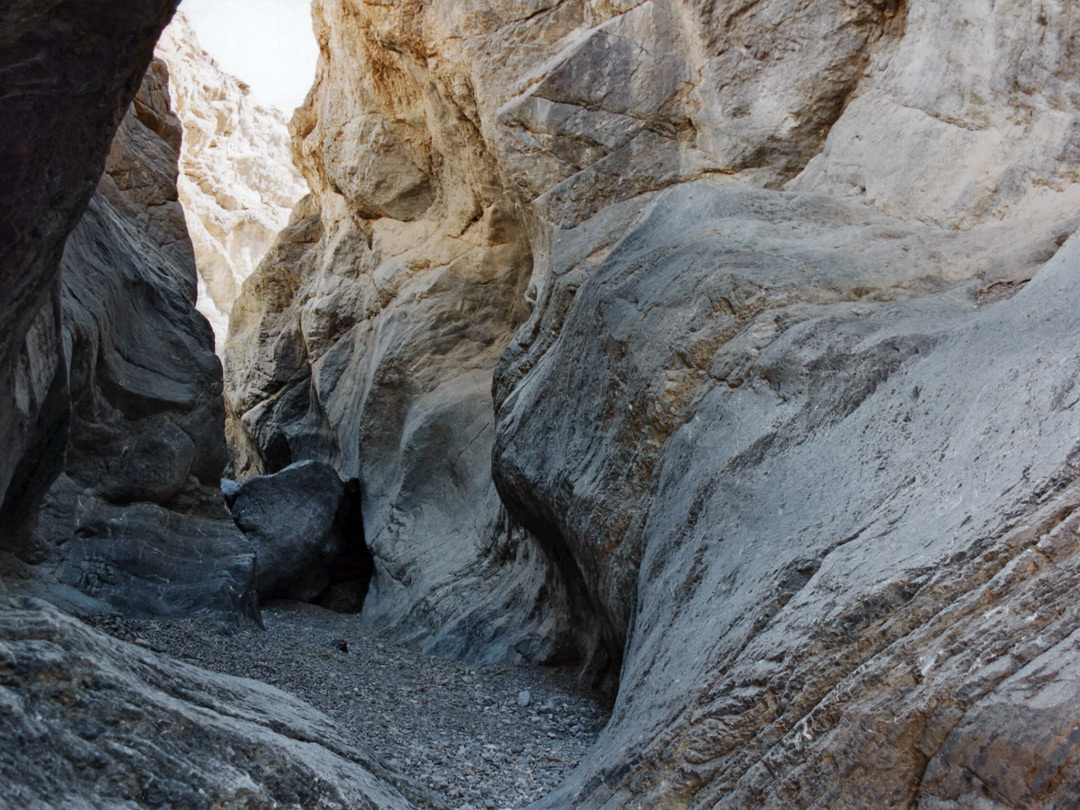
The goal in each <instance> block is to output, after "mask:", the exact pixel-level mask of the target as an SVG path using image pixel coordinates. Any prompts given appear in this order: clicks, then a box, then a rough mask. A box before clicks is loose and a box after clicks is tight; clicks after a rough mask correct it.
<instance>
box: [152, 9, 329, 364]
mask: <svg viewBox="0 0 1080 810" xmlns="http://www.w3.org/2000/svg"><path fill="white" fill-rule="evenodd" d="M156 54H157V56H158V58H160V59H162V60H163V61H164V62H165V63H166V64H167V65H168V66H169V73H170V75H171V82H170V88H171V90H172V106H173V109H174V110H175V111H176V114H177V116H178V117H179V118H180V121H181V123H182V124H183V127H184V139H183V145H182V147H181V149H180V180H179V182H178V184H177V187H178V188H179V191H180V202H181V203H182V204H183V206H184V212H185V213H186V214H187V222H188V232H189V233H190V235H191V240H192V242H193V244H194V245H195V260H196V263H197V265H198V268H199V311H200V312H201V313H202V314H203V315H205V316H206V318H207V319H208V320H209V321H210V324H211V326H213V327H214V333H215V335H216V337H217V346H218V349H219V350H220V349H221V348H222V347H223V346H224V342H225V336H226V334H227V333H228V324H229V315H230V314H231V312H232V306H233V301H235V300H236V297H237V295H238V294H239V292H240V285H241V284H243V282H244V279H246V278H247V277H248V276H250V275H251V274H252V272H253V271H254V270H255V268H256V267H257V266H258V264H259V262H260V261H262V258H263V256H264V255H266V252H267V251H268V250H269V249H270V247H271V246H272V245H273V244H274V240H275V239H276V238H277V235H278V232H280V231H281V230H282V229H283V228H284V227H285V225H286V224H287V223H288V221H289V214H290V212H291V211H292V209H293V207H294V206H295V205H296V203H297V202H298V201H299V200H300V198H301V197H303V196H304V195H305V194H307V190H308V189H307V184H306V183H305V182H304V179H303V177H301V176H300V172H299V171H298V170H297V169H296V167H295V166H294V165H293V162H292V152H291V149H290V146H289V129H288V124H287V123H286V121H285V117H284V116H283V115H282V114H281V112H280V111H278V110H276V109H273V108H271V107H264V106H262V105H260V104H256V103H255V102H254V101H253V100H252V99H251V97H250V95H249V91H248V88H247V87H246V86H245V85H244V83H243V82H241V81H240V80H239V79H236V78H234V77H233V76H230V75H228V74H226V73H224V72H223V71H222V70H221V69H220V68H218V66H217V64H216V63H215V62H214V60H213V59H212V58H211V57H210V55H209V54H207V53H206V51H204V50H203V49H202V48H201V47H200V46H199V42H198V39H197V38H196V36H195V32H194V31H193V30H192V28H191V25H190V24H189V23H188V21H187V19H186V18H185V17H184V15H183V13H179V14H177V15H176V17H175V18H174V19H173V21H172V23H170V25H169V26H168V28H166V29H165V32H164V34H163V35H162V38H161V40H160V41H159V42H158V46H157V50H156Z"/></svg>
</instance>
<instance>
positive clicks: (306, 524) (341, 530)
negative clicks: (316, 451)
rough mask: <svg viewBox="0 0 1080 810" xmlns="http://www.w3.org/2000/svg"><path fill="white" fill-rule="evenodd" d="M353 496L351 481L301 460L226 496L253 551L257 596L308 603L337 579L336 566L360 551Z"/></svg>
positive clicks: (361, 542)
mask: <svg viewBox="0 0 1080 810" xmlns="http://www.w3.org/2000/svg"><path fill="white" fill-rule="evenodd" d="M356 494H357V493H356V491H355V485H354V482H353V485H351V486H349V487H346V485H345V484H344V483H342V481H341V478H340V477H338V474H337V472H336V471H335V470H334V468H333V467H330V466H329V465H327V464H320V463H318V462H315V461H302V462H299V463H297V464H293V465H292V466H290V467H286V468H285V469H284V470H282V471H281V472H279V473H275V474H274V475H266V476H259V477H256V478H251V479H249V480H248V481H245V482H244V483H243V484H242V485H241V486H240V487H239V488H237V490H236V491H235V493H233V494H231V495H229V500H230V501H231V503H230V508H231V509H232V514H233V519H234V520H235V521H236V525H237V526H238V527H239V528H240V530H241V531H242V532H243V533H244V536H245V537H246V538H247V540H248V542H249V544H250V546H251V548H252V550H253V551H254V552H255V557H256V563H255V587H256V588H257V590H258V593H259V596H260V597H262V598H263V599H270V598H274V597H278V598H285V599H298V600H301V601H305V602H309V601H312V600H314V599H316V598H317V597H319V596H320V595H322V594H324V593H325V592H326V591H327V589H328V588H329V587H330V585H331V584H332V583H333V582H334V581H335V580H338V581H340V580H339V579H338V577H337V576H336V574H337V573H338V572H337V567H338V562H339V561H340V560H342V559H343V558H346V557H356V556H357V555H362V554H363V553H364V537H363V526H362V525H361V523H360V521H359V520H358V516H356V515H354V509H355V503H354V499H355V497H356ZM347 496H348V497H347ZM360 601H361V602H362V596H361V600H360ZM357 607H359V605H357Z"/></svg>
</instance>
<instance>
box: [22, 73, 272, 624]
mask: <svg viewBox="0 0 1080 810" xmlns="http://www.w3.org/2000/svg"><path fill="white" fill-rule="evenodd" d="M168 98H169V97H168V73H167V70H166V68H165V65H164V64H163V63H161V62H155V63H153V65H152V66H151V69H150V70H149V71H148V73H147V75H146V77H145V80H144V83H143V86H142V88H141V89H140V91H139V93H138V95H137V96H136V99H135V102H134V104H133V105H132V108H131V110H130V113H129V115H128V116H127V117H126V118H125V119H124V122H123V123H122V125H121V127H120V129H119V130H118V132H117V134H116V136H115V138H114V140H113V146H112V149H111V151H110V154H109V157H108V159H107V161H106V171H105V174H104V175H103V177H102V179H101V182H100V183H99V186H98V191H97V193H96V194H95V196H94V198H93V199H92V200H91V203H90V205H89V207H88V208H87V211H86V214H85V215H84V216H83V219H82V221H81V222H80V223H79V225H78V226H77V227H76V228H75V230H74V231H73V232H72V234H71V237H70V238H69V240H68V243H67V246H66V248H65V252H64V258H63V261H62V263H61V270H62V273H63V298H62V304H63V306H62V309H61V312H60V316H61V320H62V330H63V342H62V347H63V352H64V366H65V367H66V368H67V369H68V371H67V373H66V377H65V382H66V385H65V386H64V393H65V400H64V403H63V404H64V405H65V406H66V409H67V410H68V411H69V412H70V428H69V431H68V434H67V436H65V437H64V438H66V439H67V442H66V448H65V447H64V446H63V445H61V446H60V447H56V448H53V449H52V450H50V452H54V453H56V454H57V456H58V457H59V458H61V459H63V460H64V469H65V474H64V475H62V476H60V478H58V479H57V480H56V481H55V483H54V484H53V486H52V487H51V488H50V490H49V492H48V495H47V497H46V499H45V501H44V508H43V509H42V510H40V512H38V513H37V515H36V517H35V516H34V515H33V514H30V515H27V517H26V519H25V520H24V521H23V523H22V525H21V527H20V528H19V530H18V531H15V530H12V531H10V533H9V534H8V536H7V543H6V548H5V550H6V551H7V552H9V553H14V554H15V555H17V557H18V558H19V560H21V561H22V562H23V563H28V564H30V565H32V566H34V567H33V568H31V569H27V568H24V567H22V566H20V565H19V564H17V563H16V562H15V561H13V560H10V559H9V560H7V561H6V563H5V567H6V568H10V569H12V570H13V571H14V572H16V573H17V581H16V582H15V583H13V586H15V587H18V589H19V590H22V591H29V592H32V593H36V594H40V595H43V596H45V597H46V598H49V599H52V600H53V601H56V602H57V603H60V604H64V605H66V606H68V607H70V608H71V609H73V610H77V611H80V612H83V611H85V612H91V611H94V610H119V611H121V612H123V613H126V614H129V615H138V616H177V615H187V614H190V613H199V612H208V613H213V614H217V615H220V616H222V617H223V618H225V619H227V620H228V621H230V622H238V621H241V620H244V619H252V620H256V621H257V620H258V617H259V614H258V603H257V599H256V596H255V588H254V581H253V576H254V559H255V557H254V554H253V553H252V550H251V548H250V544H249V543H247V541H246V540H245V539H244V537H243V535H242V534H241V533H240V532H239V531H238V530H237V529H236V527H235V525H234V524H233V522H232V521H231V519H230V517H229V514H228V512H227V510H226V509H225V507H224V503H223V501H222V497H221V493H220V491H219V490H218V482H219V480H220V477H221V473H222V470H223V468H224V466H225V463H226V461H227V451H226V446H225V437H224V430H223V424H222V423H223V420H224V408H223V401H222V398H221V366H220V363H219V362H218V360H217V358H216V357H215V356H214V353H213V336H212V333H211V331H210V329H209V327H208V325H207V323H206V321H205V319H204V318H203V317H202V316H201V315H199V314H198V313H197V312H196V311H195V309H194V297H195V266H194V257H193V253H192V249H191V243H190V241H189V240H188V238H187V232H186V230H185V226H184V214H183V210H182V209H181V207H180V203H179V201H178V199H177V193H176V185H175V183H176V175H177V168H176V164H177V152H176V147H177V146H178V144H179V141H180V125H179V122H178V121H177V120H176V119H175V117H174V116H172V114H171V112H170V110H169V101H168ZM65 456H66V457H65Z"/></svg>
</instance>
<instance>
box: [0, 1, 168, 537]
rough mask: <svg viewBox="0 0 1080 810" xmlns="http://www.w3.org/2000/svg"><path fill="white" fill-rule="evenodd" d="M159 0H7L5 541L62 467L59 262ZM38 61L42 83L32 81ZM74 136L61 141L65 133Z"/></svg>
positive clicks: (163, 4)
mask: <svg viewBox="0 0 1080 810" xmlns="http://www.w3.org/2000/svg"><path fill="white" fill-rule="evenodd" d="M173 8H174V4H173V3H171V2H169V0H154V2H150V3H145V2H129V1H127V0H125V2H121V3H117V4H110V5H109V6H108V8H107V9H105V8H103V7H102V6H100V5H99V4H88V3H85V2H80V0H50V2H46V3H41V2H37V1H36V0H34V2H28V1H24V0H19V1H18V2H13V3H6V4H5V5H4V8H3V10H2V11H0V32H2V33H0V53H2V54H3V56H2V57H0V70H2V72H3V74H4V86H5V88H6V91H7V106H6V115H7V122H6V124H5V126H4V127H3V133H2V134H0V167H2V168H0V188H3V189H4V207H3V209H2V211H0V244H3V245H5V254H4V258H3V261H2V262H0V284H2V286H3V288H4V291H5V292H4V296H3V302H2V303H0V321H2V322H3V323H4V324H5V329H4V331H3V334H2V335H0V413H3V414H4V418H3V419H0V446H2V447H3V448H4V454H3V459H2V460H0V504H3V505H2V506H0V525H2V529H0V532H2V535H3V540H2V541H0V542H2V544H3V546H4V547H5V548H7V547H9V544H11V543H14V542H15V541H14V540H10V538H11V537H12V535H19V534H20V533H21V532H22V531H23V529H24V526H25V523H26V522H27V521H28V520H30V519H32V516H33V514H34V513H35V512H36V510H37V507H38V504H39V502H40V498H41V497H42V495H43V494H44V492H45V491H46V490H47V489H48V487H49V485H50V484H51V483H52V481H53V479H55V477H56V475H57V474H58V473H59V472H60V470H61V469H62V464H63V462H62V448H63V445H64V442H65V440H66V439H65V430H66V422H67V418H68V413H69V405H68V402H67V390H66V379H67V370H66V365H65V363H64V358H63V348H62V341H61V316H60V287H59V276H58V271H59V263H60V256H61V251H62V250H63V245H64V240H65V239H66V238H67V236H68V234H69V233H70V231H71V229H72V228H74V227H75V225H76V223H77V222H78V221H79V219H80V218H81V217H82V214H83V210H84V209H85V207H86V205H87V203H88V202H89V200H90V197H91V195H92V194H93V192H94V188H95V186H96V184H97V182H98V178H99V176H100V174H101V169H102V166H103V164H104V161H105V156H106V154H107V153H108V151H109V144H110V141H111V139H112V136H113V133H114V132H115V131H116V128H117V127H118V126H119V125H120V122H121V120H122V119H123V117H124V113H125V111H126V110H127V108H128V106H129V104H130V103H131V100H132V98H133V97H134V95H135V93H136V91H137V90H138V88H139V83H140V81H141V80H142V77H143V74H144V73H145V72H146V68H147V65H148V64H149V62H150V58H151V54H152V50H153V46H154V41H155V40H156V39H157V36H158V34H159V33H160V31H161V29H162V28H163V27H164V25H165V24H166V23H167V22H168V19H169V17H170V16H171V14H172V12H173ZM45 63H47V64H48V65H49V66H50V67H49V71H50V72H49V74H48V75H46V74H43V72H42V68H41V66H42V64H45ZM74 132H77V133H79V137H78V138H72V133H74Z"/></svg>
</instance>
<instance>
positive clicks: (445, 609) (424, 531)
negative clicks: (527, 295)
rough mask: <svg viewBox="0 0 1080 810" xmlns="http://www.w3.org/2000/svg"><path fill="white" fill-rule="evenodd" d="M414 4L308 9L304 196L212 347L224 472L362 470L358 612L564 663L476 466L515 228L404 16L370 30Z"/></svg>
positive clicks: (548, 606)
mask: <svg viewBox="0 0 1080 810" xmlns="http://www.w3.org/2000/svg"><path fill="white" fill-rule="evenodd" d="M411 11H412V10H410V9H405V8H404V7H396V6H395V7H391V6H369V5H360V4H356V5H353V4H348V7H347V8H345V7H343V6H340V5H339V4H337V3H324V4H318V5H317V6H316V24H317V26H318V27H319V30H320V40H321V42H322V47H323V59H322V63H321V67H320V75H319V78H318V80H317V85H316V88H315V89H314V91H313V93H312V95H311V96H310V98H309V100H308V103H307V104H306V105H305V106H304V107H303V108H301V110H299V111H298V113H297V116H296V117H295V118H294V120H293V123H292V128H293V132H294V136H295V139H296V141H295V147H296V153H297V158H298V160H299V162H300V164H301V166H302V168H303V170H304V173H305V175H306V177H307V178H308V181H309V183H310V184H311V187H312V191H313V194H314V200H313V201H312V204H311V205H312V207H311V208H310V209H309V208H307V206H308V205H309V204H308V203H305V204H304V205H305V207H304V209H303V210H301V211H298V212H297V214H296V215H295V216H294V223H293V225H292V226H291V227H290V229H288V230H287V231H286V232H285V233H284V234H283V235H282V238H281V240H280V241H279V243H278V246H277V247H276V248H275V250H274V251H272V252H271V254H270V255H269V256H268V258H267V261H265V262H264V263H263V265H262V267H261V268H260V269H259V271H257V272H256V274H255V275H254V276H253V277H252V278H251V279H249V281H248V282H247V283H246V284H245V287H244V291H243V293H242V295H241V297H240V299H239V300H238V301H237V304H236V307H235V309H234V322H233V325H232V327H231V334H230V339H229V343H228V345H227V347H226V352H225V358H226V366H227V368H228V372H227V379H228V380H229V382H228V387H229V390H228V392H227V399H228V402H229V412H230V427H229V433H230V441H231V442H232V444H233V448H234V452H235V453H236V456H237V474H238V475H240V476H245V475H251V474H259V473H265V472H274V471H276V470H279V469H281V468H282V467H284V466H285V465H287V464H290V463H293V462H295V461H298V460H302V459H314V460H318V461H323V462H326V463H329V464H332V465H333V466H334V467H336V468H337V469H338V470H339V471H340V472H341V474H342V476H343V477H345V478H359V479H360V480H361V481H362V482H363V504H362V512H363V516H364V529H365V536H366V539H367V543H368V547H369V549H370V551H371V553H372V555H373V557H374V560H375V576H374V579H373V581H372V584H371V590H370V593H369V594H368V598H367V600H366V601H365V603H364V620H365V622H366V623H367V624H369V625H370V626H373V627H378V628H379V629H380V630H381V631H383V632H385V633H386V634H387V635H389V636H391V637H394V638H397V639H401V640H412V641H416V642H418V643H420V644H421V645H422V646H423V647H424V648H425V649H429V650H433V651H438V652H441V653H445V654H455V655H463V656H465V657H471V658H474V659H480V658H485V659H491V658H510V659H520V658H521V657H530V658H536V659H541V660H543V659H546V658H561V657H563V656H565V655H566V654H567V650H568V649H571V650H572V645H571V644H570V636H571V632H570V627H569V626H568V622H567V618H568V616H567V614H566V611H565V609H564V608H562V606H561V604H560V603H561V602H562V600H563V599H564V596H563V593H564V589H563V586H562V584H561V583H560V582H559V580H558V577H557V575H556V574H555V572H554V569H553V567H552V565H551V563H550V562H549V561H548V560H547V559H546V558H545V556H544V554H543V552H542V551H541V549H539V548H538V547H537V546H536V545H535V544H534V543H533V542H532V540H531V539H530V538H529V537H528V536H527V535H526V534H525V533H524V532H523V531H522V530H521V529H520V528H519V527H516V526H513V525H512V524H510V523H509V521H508V520H507V518H506V514H505V510H504V509H503V508H502V505H501V504H500V502H499V499H498V497H497V495H496V493H495V490H494V486H493V484H492V481H491V476H490V452H491V440H492V435H493V434H492V429H493V416H492V407H491V375H492V371H493V369H494V367H495V363H496V361H497V358H498V356H499V354H500V353H501V352H502V350H503V349H504V348H505V346H506V344H507V343H508V341H509V339H510V336H511V334H512V332H513V330H514V328H515V327H516V326H517V325H518V324H520V323H521V322H522V320H523V319H524V318H525V315H526V309H525V305H524V302H523V300H522V297H523V293H524V288H525V284H526V281H527V276H528V273H529V271H530V268H531V253H530V249H529V240H528V236H527V232H526V228H525V226H524V224H523V223H522V221H521V219H520V216H519V213H518V212H517V210H516V209H515V207H514V206H513V204H512V202H511V201H510V199H509V198H508V195H507V194H506V193H504V192H503V191H502V190H501V185H502V184H501V181H500V179H499V176H498V168H497V165H496V161H495V158H494V156H493V155H492V153H491V151H490V150H489V149H488V148H487V146H486V145H485V143H484V140H483V137H482V135H481V133H480V132H479V131H478V129H477V126H476V123H475V120H474V118H473V117H472V116H473V115H474V105H475V101H474V100H472V99H470V98H469V97H468V94H467V93H465V92H464V90H465V88H463V87H462V86H461V84H460V82H453V83H451V82H447V81H444V78H450V77H445V76H444V75H443V74H442V73H441V72H440V71H438V70H434V69H432V68H431V67H428V66H427V62H428V60H427V59H426V56H425V55H424V53H423V51H422V49H421V50H418V48H420V47H421V46H420V42H419V41H418V40H417V39H416V37H415V34H416V32H415V30H413V29H412V28H411V27H410V26H411V25H412V23H409V24H407V25H403V27H401V28H400V29H394V27H393V26H389V27H384V25H385V23H386V19H389V18H394V19H396V18H397V17H398V16H401V15H404V16H405V17H408V16H409V15H410V14H411ZM384 18H385V19H384ZM384 34H385V35H386V37H387V39H386V40H385V41H383V40H382V39H380V38H381V37H382V36H383V35H384ZM315 211H317V212H318V214H319V218H318V220H316V219H314V216H315Z"/></svg>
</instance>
